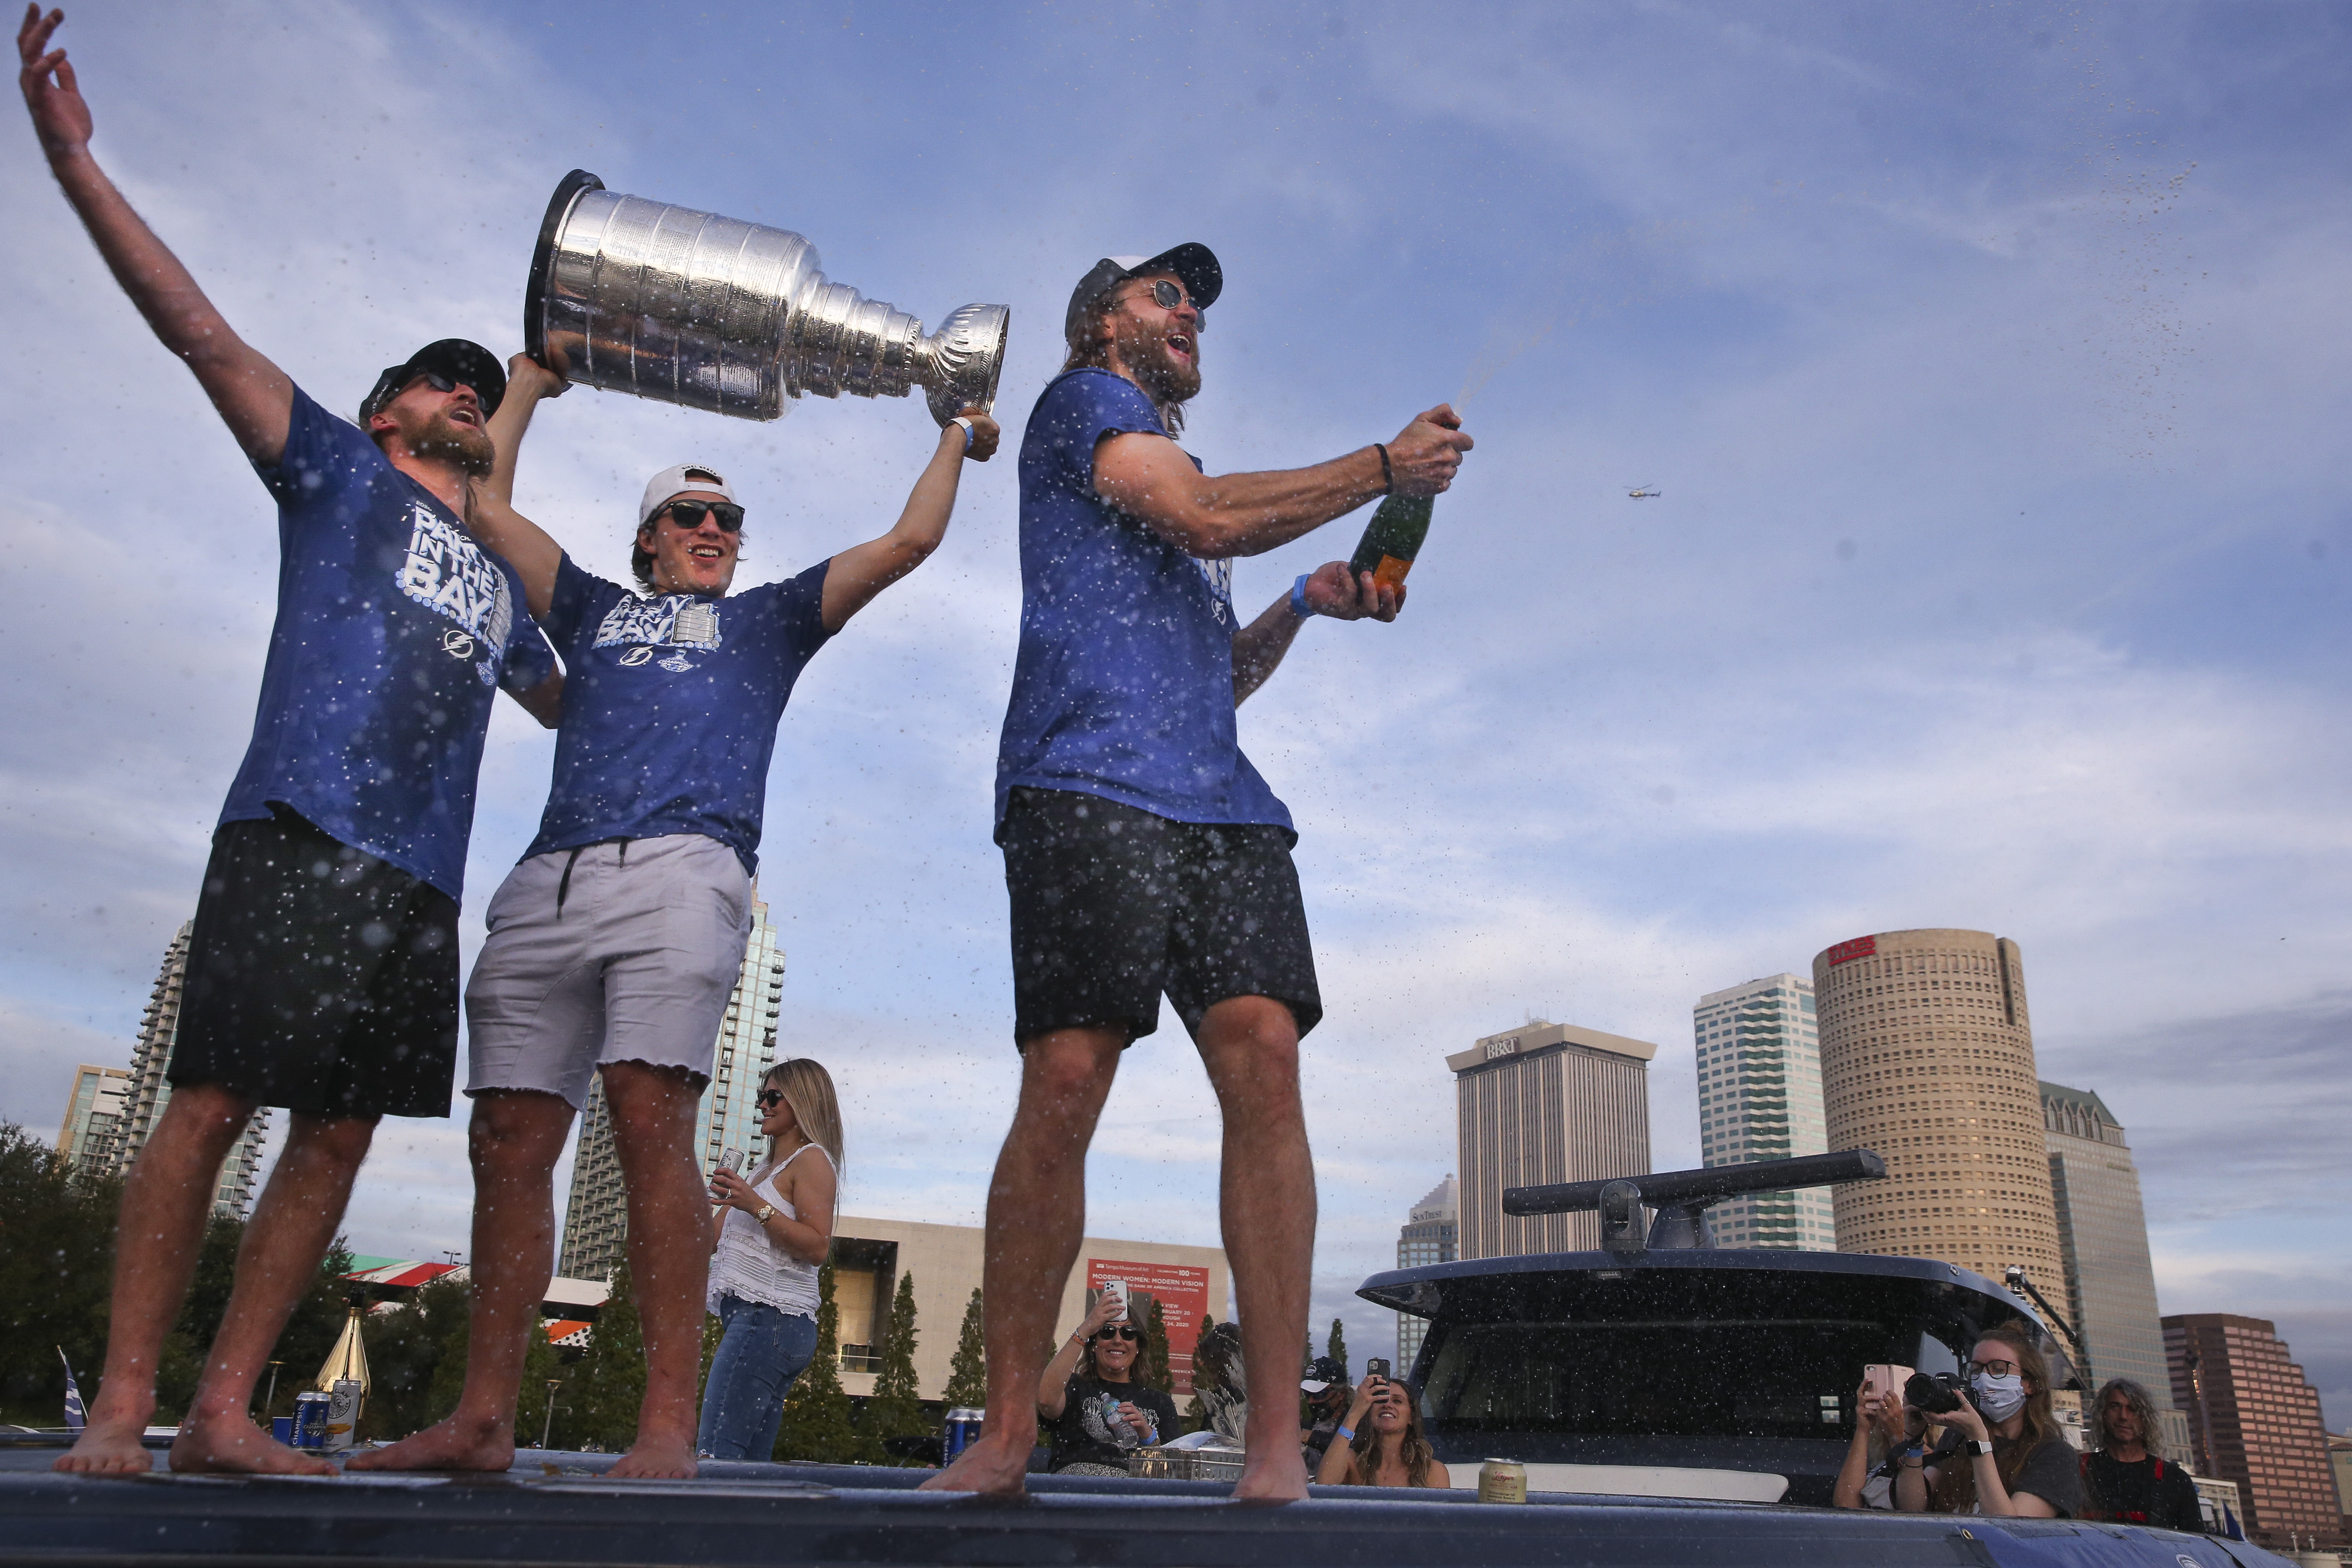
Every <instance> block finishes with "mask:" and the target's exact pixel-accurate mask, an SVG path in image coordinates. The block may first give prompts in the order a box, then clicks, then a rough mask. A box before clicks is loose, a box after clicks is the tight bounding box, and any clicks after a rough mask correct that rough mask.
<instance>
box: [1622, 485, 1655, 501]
mask: <svg viewBox="0 0 2352 1568" xmlns="http://www.w3.org/2000/svg"><path fill="white" fill-rule="evenodd" d="M1625 494H1626V495H1627V496H1628V497H1630V498H1632V499H1633V500H1648V499H1649V498H1650V497H1652V496H1656V495H1664V494H1665V492H1664V490H1662V489H1658V487H1657V486H1655V485H1653V484H1646V483H1644V484H1638V485H1634V486H1633V487H1631V488H1630V489H1627V490H1626V491H1625Z"/></svg>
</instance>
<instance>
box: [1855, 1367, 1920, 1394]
mask: <svg viewBox="0 0 2352 1568" xmlns="http://www.w3.org/2000/svg"><path fill="white" fill-rule="evenodd" d="M1909 1381H1911V1369H1910V1368H1909V1367H1907V1366H1896V1365H1895V1364H1894V1363H1891V1362H1873V1363H1870V1364H1869V1365H1868V1366H1865V1367H1864V1368H1863V1369H1862V1396H1863V1397H1864V1399H1875V1398H1877V1397H1878V1396H1879V1395H1880V1394H1897V1395H1899V1394H1902V1392H1903V1385H1904V1384H1906V1383H1908V1382H1909Z"/></svg>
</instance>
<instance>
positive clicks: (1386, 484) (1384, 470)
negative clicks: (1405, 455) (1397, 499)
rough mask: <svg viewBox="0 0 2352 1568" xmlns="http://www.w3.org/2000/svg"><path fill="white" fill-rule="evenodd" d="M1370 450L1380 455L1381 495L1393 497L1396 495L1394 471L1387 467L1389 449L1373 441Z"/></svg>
mask: <svg viewBox="0 0 2352 1568" xmlns="http://www.w3.org/2000/svg"><path fill="white" fill-rule="evenodd" d="M1372 450H1373V451H1375V452H1378V453H1379V454H1380V455H1381V494H1382V495H1384V496H1385V495H1394V494H1395V493H1396V470H1395V469H1394V468H1391V467H1389V449H1388V448H1387V447H1383V446H1382V445H1381V444H1380V443H1379V442H1378V441H1375V442H1373V443H1372Z"/></svg>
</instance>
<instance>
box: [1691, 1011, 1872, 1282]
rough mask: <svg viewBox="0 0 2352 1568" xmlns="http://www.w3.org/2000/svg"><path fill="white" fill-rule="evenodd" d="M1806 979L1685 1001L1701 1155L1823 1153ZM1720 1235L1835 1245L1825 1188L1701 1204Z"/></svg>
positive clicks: (1756, 1241)
mask: <svg viewBox="0 0 2352 1568" xmlns="http://www.w3.org/2000/svg"><path fill="white" fill-rule="evenodd" d="M1813 1005H1814V1004H1813V987H1812V983H1811V981H1808V980H1803V979H1801V978H1799V977H1798V976H1797V975H1794V974H1791V973H1786V972H1783V973H1779V974H1772V975H1767V976H1766V977H1764V978H1763V979H1760V980H1750V981H1748V983H1747V984H1742V985H1734V986H1729V987H1727V988H1726V989H1724V990H1721V991H1710V992H1708V993H1707V994H1706V995H1704V996H1702V997H1700V998H1699V1002H1698V1005H1697V1006H1696V1007H1694V1008H1692V1009H1691V1038H1692V1044H1693V1048H1694V1050H1695V1052H1696V1057H1697V1063H1698V1125H1699V1162H1700V1163H1701V1164H1705V1165H1731V1164H1739V1163H1745V1162H1747V1161H1749V1160H1768V1159H1775V1158H1778V1159H1790V1158H1793V1157H1794V1156H1796V1155H1799V1154H1822V1153H1826V1152H1829V1132H1828V1127H1827V1123H1826V1122H1825V1121H1823V1120H1822V1058H1821V1039H1820V1035H1819V1031H1818V1027H1817V1024H1816V1020H1815V1017H1814V1013H1813ZM1706 1221H1707V1226H1708V1227H1709V1229H1710V1230H1711V1231H1712V1233H1713V1234H1714V1236H1715V1238H1716V1240H1717V1241H1718V1242H1722V1243H1727V1244H1730V1245H1734V1246H1739V1247H1800V1248H1803V1247H1810V1248H1813V1249H1816V1250H1820V1251H1825V1252H1826V1251H1831V1250H1834V1249H1835V1247H1836V1246H1837V1209H1836V1205H1834V1203H1832V1200H1831V1197H1830V1194H1829V1190H1828V1189H1827V1188H1824V1187H1805V1188H1801V1189H1800V1190H1798V1191H1796V1192H1791V1193H1762V1194H1757V1195H1755V1196H1753V1197H1742V1198H1733V1199H1731V1200H1730V1201H1728V1202H1727V1203H1721V1204H1717V1205H1715V1206H1714V1207H1713V1208H1711V1209H1709V1210H1707V1211H1706Z"/></svg>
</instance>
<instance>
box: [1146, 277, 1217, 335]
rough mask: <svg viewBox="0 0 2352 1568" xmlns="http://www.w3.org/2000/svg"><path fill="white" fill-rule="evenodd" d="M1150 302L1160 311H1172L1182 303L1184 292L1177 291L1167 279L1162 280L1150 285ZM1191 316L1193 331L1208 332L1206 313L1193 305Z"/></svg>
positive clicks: (1207, 316) (1207, 315) (1181, 290)
mask: <svg viewBox="0 0 2352 1568" xmlns="http://www.w3.org/2000/svg"><path fill="white" fill-rule="evenodd" d="M1151 300H1152V302H1153V303H1154V304H1156V305H1158V306H1159V307H1160V309H1161V310H1174V309H1175V308H1176V307H1177V306H1179V305H1181V304H1182V303H1184V290H1183V289H1179V288H1178V287H1177V286H1176V285H1175V284H1173V283H1171V282H1170V281H1168V279H1165V278H1162V279H1159V280H1158V281H1157V282H1155V283H1153V284H1152V285H1151ZM1192 315H1193V317H1194V318H1195V320H1194V321H1193V331H1198V332H1205V331H1208V330H1209V313H1208V311H1206V310H1202V308H1201V307H1200V306H1198V305H1195V306H1193V307H1192Z"/></svg>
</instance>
